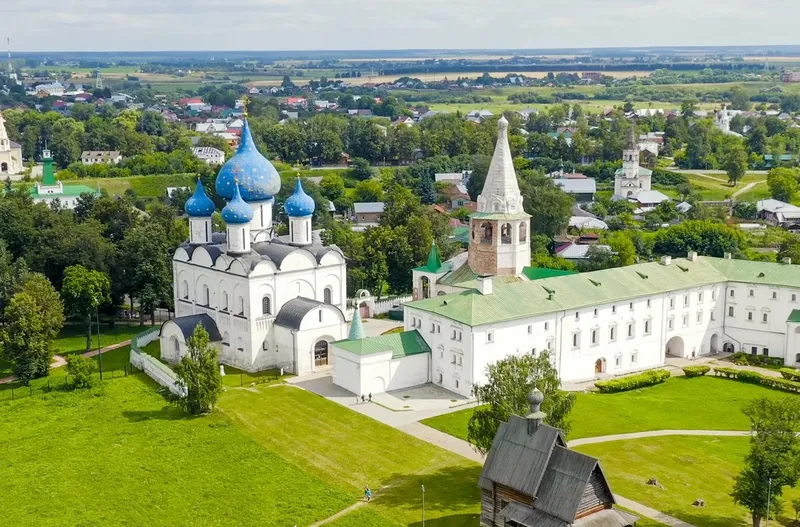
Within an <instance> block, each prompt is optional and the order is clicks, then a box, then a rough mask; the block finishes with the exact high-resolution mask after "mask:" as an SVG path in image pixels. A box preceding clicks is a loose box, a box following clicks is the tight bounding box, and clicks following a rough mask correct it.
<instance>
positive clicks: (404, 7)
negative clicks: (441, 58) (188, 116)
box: [0, 0, 800, 51]
mask: <svg viewBox="0 0 800 527" xmlns="http://www.w3.org/2000/svg"><path fill="white" fill-rule="evenodd" d="M0 28H1V29H0V36H2V37H3V39H5V37H6V36H8V37H11V39H12V45H13V48H14V49H16V50H20V51H60V50H63V51H161V50H328V49H331V50H342V49H348V50H362V49H363V50H369V49H431V48H434V49H525V48H567V47H568V48H573V47H619V46H621V47H638V46H677V45H800V30H799V28H800V1H798V0H569V1H557V0H556V1H554V0H413V1H412V0H367V1H365V0H213V1H212V0H37V1H35V2H34V1H30V0H0Z"/></svg>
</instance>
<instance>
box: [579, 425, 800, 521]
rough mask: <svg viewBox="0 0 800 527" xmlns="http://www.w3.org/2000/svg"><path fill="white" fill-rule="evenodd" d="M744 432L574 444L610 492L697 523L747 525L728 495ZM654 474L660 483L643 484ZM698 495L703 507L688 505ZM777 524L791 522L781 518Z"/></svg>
mask: <svg viewBox="0 0 800 527" xmlns="http://www.w3.org/2000/svg"><path fill="white" fill-rule="evenodd" d="M749 441H750V440H749V438H746V437H725V438H715V437H653V438H647V439H636V440H631V441H614V442H610V443H600V444H595V445H584V446H580V447H577V448H576V450H579V451H581V452H583V453H585V454H588V455H590V456H595V457H597V458H599V459H600V460H601V462H602V466H603V470H604V471H605V474H606V476H607V477H608V478H609V482H610V483H611V488H612V489H613V490H614V492H615V493H617V494H620V495H622V496H625V497H626V498H628V499H632V500H634V501H638V502H639V503H642V504H644V505H648V506H650V507H653V508H655V509H657V510H659V511H662V512H664V513H667V514H669V515H671V516H675V517H677V518H680V519H682V520H684V521H686V522H689V523H691V524H693V525H696V526H697V527H723V526H724V527H746V526H748V525H751V522H750V521H749V519H748V512H747V510H746V509H745V508H744V507H740V506H737V505H734V503H733V500H732V499H731V497H730V492H731V489H732V488H733V479H734V477H735V476H736V475H737V474H738V473H739V471H740V469H741V467H742V464H743V460H744V457H745V455H747V452H748V451H749ZM650 478H656V479H657V480H658V482H659V484H660V485H661V487H660V488H659V487H654V486H650V485H646V482H647V480H648V479H650ZM798 495H800V491H798V490H796V489H795V490H792V489H786V491H785V492H784V503H785V507H784V515H785V516H788V515H791V516H794V514H793V513H792V512H791V509H792V507H791V500H792V498H796V497H797V496H798ZM698 498H701V499H703V500H704V501H705V503H706V506H705V507H703V508H700V507H694V506H693V505H692V503H693V502H694V500H696V499H698ZM779 523H780V524H781V525H792V522H791V521H790V520H789V519H788V518H781V519H780V521H779Z"/></svg>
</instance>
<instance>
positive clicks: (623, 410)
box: [422, 377, 787, 440]
mask: <svg viewBox="0 0 800 527" xmlns="http://www.w3.org/2000/svg"><path fill="white" fill-rule="evenodd" d="M758 397H776V398H777V397H787V395H786V394H784V393H783V392H779V391H776V390H770V389H768V388H763V387H761V386H756V385H753V384H747V383H742V382H737V381H732V380H729V379H721V378H716V377H698V378H694V379H687V378H686V377H673V378H671V379H669V380H668V381H667V382H665V383H664V384H660V385H658V386H652V387H649V388H644V389H641V390H634V391H630V392H622V393H614V394H600V393H588V394H584V393H578V394H577V402H576V404H575V408H574V409H573V411H572V414H571V415H570V418H571V422H572V430H571V432H570V434H569V439H579V438H582V437H596V436H604V435H612V434H625V433H630V432H643V431H647V430H669V429H675V430H703V429H705V430H748V429H749V428H750V424H749V421H748V420H747V418H746V417H745V416H744V414H742V412H741V409H742V408H743V407H744V405H745V404H746V403H747V402H748V401H751V400H753V399H756V398H758ZM473 411H474V410H473V409H471V408H469V409H466V410H461V411H458V412H454V413H451V414H446V415H442V416H439V417H433V418H431V419H426V420H424V421H422V422H423V424H426V425H428V426H430V427H433V428H436V429H437V430H441V431H442V432H445V433H447V434H450V435H453V436H455V437H460V438H461V439H465V440H466V438H467V423H468V422H469V418H470V417H471V416H472V413H473Z"/></svg>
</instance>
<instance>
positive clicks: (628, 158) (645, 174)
mask: <svg viewBox="0 0 800 527" xmlns="http://www.w3.org/2000/svg"><path fill="white" fill-rule="evenodd" d="M651 179H652V176H651V175H650V171H649V170H642V167H640V166H639V147H638V146H637V144H636V138H635V132H634V129H633V127H631V133H630V136H629V138H628V146H627V148H626V149H625V150H623V151H622V169H621V170H618V171H617V172H616V174H615V175H614V194H616V195H617V196H623V197H625V198H635V197H637V196H638V195H639V193H640V192H642V191H644V190H650V189H651V188H652V183H651Z"/></svg>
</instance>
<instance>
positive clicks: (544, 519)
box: [500, 501, 570, 527]
mask: <svg viewBox="0 0 800 527" xmlns="http://www.w3.org/2000/svg"><path fill="white" fill-rule="evenodd" d="M500 516H502V517H503V518H505V519H506V520H511V521H514V522H516V523H518V524H519V525H523V526H525V527H570V523H568V522H565V521H563V520H560V519H558V518H555V517H553V516H550V515H549V514H546V513H544V512H541V511H537V510H536V509H531V508H530V507H528V506H526V505H523V504H522V503H517V502H514V501H512V502H511V503H509V504H508V505H506V506H505V507H503V509H502V510H501V511H500Z"/></svg>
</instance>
